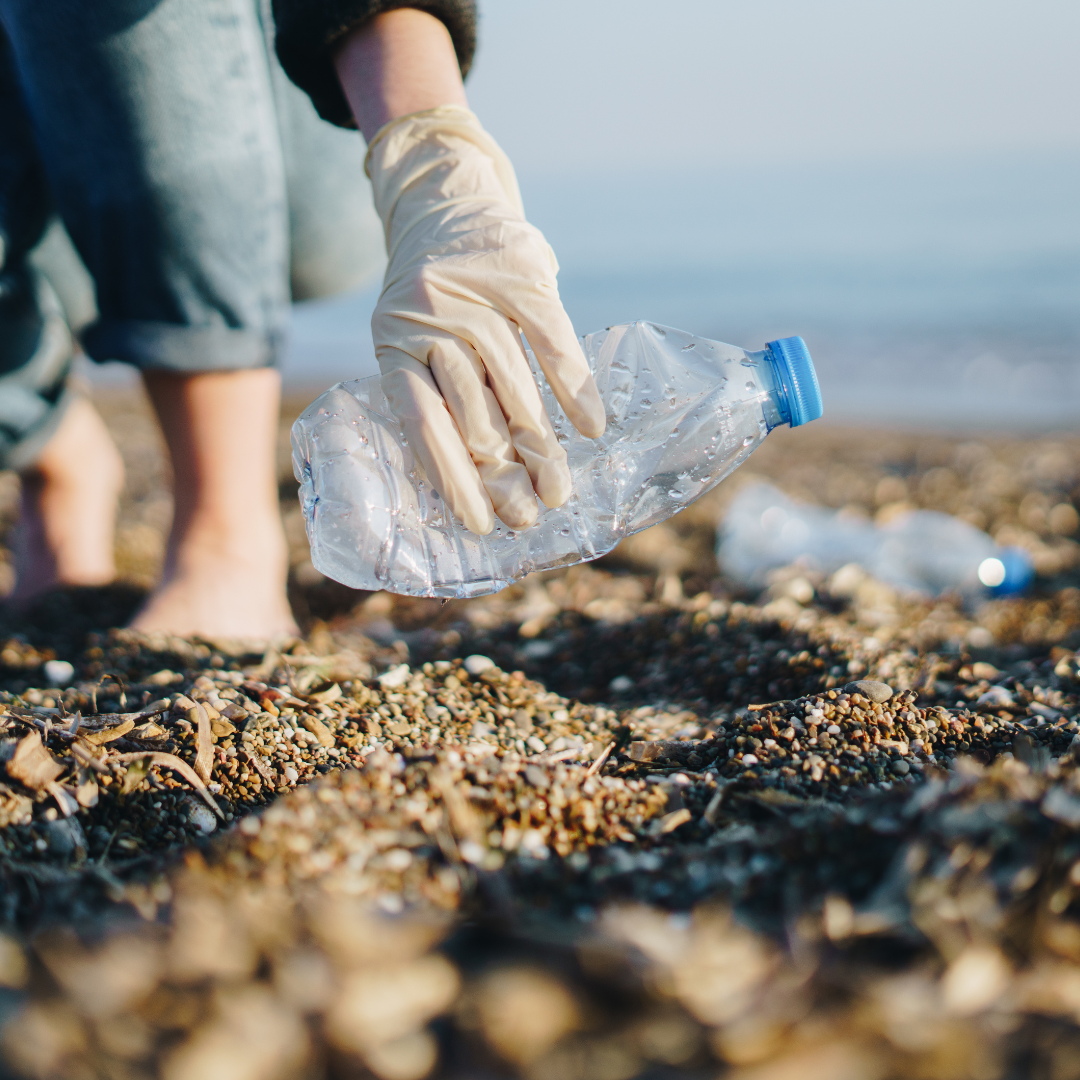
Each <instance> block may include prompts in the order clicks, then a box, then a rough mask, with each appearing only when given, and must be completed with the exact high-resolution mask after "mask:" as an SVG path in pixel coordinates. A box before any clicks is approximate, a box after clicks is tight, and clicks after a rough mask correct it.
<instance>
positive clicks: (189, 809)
mask: <svg viewBox="0 0 1080 1080" xmlns="http://www.w3.org/2000/svg"><path fill="white" fill-rule="evenodd" d="M184 813H185V815H186V816H187V819H188V821H190V822H191V824H192V825H194V826H195V828H196V829H198V830H199V832H201V833H205V834H206V835H209V834H210V833H212V832H213V831H214V830H215V829H216V828H217V818H216V817H214V812H213V810H211V809H210V807H209V806H207V805H206V803H204V802H202V801H201V800H200V801H198V802H196V801H195V800H194V799H187V800H185V802H184Z"/></svg>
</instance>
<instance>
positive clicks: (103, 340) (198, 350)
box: [81, 319, 285, 374]
mask: <svg viewBox="0 0 1080 1080" xmlns="http://www.w3.org/2000/svg"><path fill="white" fill-rule="evenodd" d="M284 338H285V335H284V333H283V332H278V333H269V334H267V333H259V332H256V331H253V330H237V329H233V328H231V327H228V326H179V325H177V324H176V323H164V322H140V321H138V320H134V319H123V320H121V319H101V320H99V321H98V322H96V323H94V324H93V325H92V326H90V327H88V328H87V329H86V330H85V331H83V333H82V338H81V340H82V346H83V348H84V349H85V350H86V353H87V355H88V356H89V357H90V359H91V360H96V361H97V362H98V363H99V364H104V363H108V362H109V361H112V360H119V361H121V362H123V363H125V364H133V365H134V366H135V367H137V368H139V369H140V370H142V371H175V372H177V373H180V374H195V373H197V372H203V371H238V370H242V369H247V368H263V367H277V366H278V365H279V364H280V362H281V354H282V346H283V344H284Z"/></svg>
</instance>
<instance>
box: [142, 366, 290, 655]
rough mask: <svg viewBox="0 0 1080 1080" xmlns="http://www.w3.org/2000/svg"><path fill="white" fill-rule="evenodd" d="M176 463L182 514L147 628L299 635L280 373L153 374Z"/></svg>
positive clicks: (153, 393) (155, 398)
mask: <svg viewBox="0 0 1080 1080" xmlns="http://www.w3.org/2000/svg"><path fill="white" fill-rule="evenodd" d="M144 380H145V384H146V388H147V391H148V393H149V395H150V400H151V401H152V402H153V405H154V409H155V410H156V412H157V415H158V419H159V420H160V422H161V427H162V430H163V432H164V434H165V441H166V443H167V444H168V447H169V454H170V457H171V458H172V462H173V497H174V500H175V510H174V516H173V525H172V531H171V534H170V536H169V545H168V551H167V553H166V559H165V569H164V573H163V575H162V581H161V584H160V585H159V586H158V588H157V589H156V590H155V592H154V593H153V595H152V596H151V597H150V599H149V600H148V602H147V604H146V606H145V607H144V608H143V610H142V611H141V612H140V613H139V614H138V615H137V616H136V617H135V621H134V623H133V626H134V627H135V628H136V629H140V630H168V631H171V632H173V633H179V634H200V635H202V636H206V637H240V638H277V637H282V636H287V635H290V634H295V633H296V623H295V622H294V621H293V618H292V613H291V612H290V610H289V605H288V601H287V600H286V598H285V578H286V574H287V572H288V550H287V547H286V543H285V535H284V532H283V531H282V527H281V517H280V514H279V512H278V498H277V476H276V473H275V468H274V448H275V441H276V438H277V422H278V410H279V405H280V393H281V379H280V376H279V375H278V373H277V372H276V371H273V370H269V369H266V368H261V369H258V370H254V371H231V372H204V373H201V374H197V375H178V374H173V373H169V372H160V371H154V372H146V373H145V375H144Z"/></svg>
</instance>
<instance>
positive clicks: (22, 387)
mask: <svg viewBox="0 0 1080 1080" xmlns="http://www.w3.org/2000/svg"><path fill="white" fill-rule="evenodd" d="M70 369H71V337H70V335H69V334H68V330H67V327H66V326H65V325H64V322H63V320H62V319H60V318H59V317H58V316H57V315H55V314H50V315H47V316H46V317H44V318H43V319H41V322H40V331H39V335H38V340H37V343H36V347H35V350H34V353H33V355H32V356H31V357H30V359H29V360H28V361H27V362H26V363H25V364H23V365H21V366H20V367H17V368H15V369H14V370H13V371H8V372H6V373H5V374H3V375H0V469H15V470H16V471H18V470H21V469H25V468H28V467H29V466H30V465H33V463H34V462H35V461H36V460H37V457H38V455H39V454H40V453H41V450H42V448H43V447H44V445H45V444H46V443H47V442H48V441H49V439H50V438H51V437H52V434H53V432H54V431H56V429H57V427H59V425H60V421H61V419H62V418H63V416H64V413H65V411H66V410H67V407H68V405H69V404H70V403H71V401H72V400H73V399H74V396H75V395H74V394H73V393H72V391H70V390H69V389H68V387H67V376H68V372H69V370H70Z"/></svg>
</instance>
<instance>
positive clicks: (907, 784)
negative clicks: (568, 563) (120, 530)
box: [0, 430, 1080, 1080]
mask: <svg viewBox="0 0 1080 1080" xmlns="http://www.w3.org/2000/svg"><path fill="white" fill-rule="evenodd" d="M796 434H799V433H796ZM773 442H774V440H772V439H770V442H769V443H767V444H766V446H765V447H764V448H763V450H762V452H761V453H760V454H759V455H755V458H754V461H753V462H752V465H753V466H754V467H755V468H759V470H760V471H762V472H764V473H766V474H769V473H770V470H772V475H773V476H774V478H779V479H781V480H782V481H783V482H784V483H786V484H787V486H788V488H789V490H791V491H792V492H793V493H795V494H802V495H804V496H806V495H812V496H815V497H816V498H817V499H818V500H819V501H823V502H826V503H829V504H831V505H841V506H843V505H847V506H849V507H850V508H851V510H850V512H853V513H854V512H856V511H859V510H860V509H861V512H864V513H883V512H888V513H891V512H895V504H896V503H898V502H905V501H906V502H912V503H914V504H918V505H930V506H933V507H934V508H938V509H949V510H951V511H952V512H957V513H963V514H964V515H965V516H967V517H969V518H970V519H973V518H974V515H975V513H976V512H978V513H981V514H982V515H983V519H982V523H983V525H984V526H987V527H990V528H993V529H995V530H996V531H997V532H998V533H1000V534H1002V536H1003V538H1006V539H1008V540H1009V542H1022V543H1025V545H1027V546H1028V547H1029V549H1030V550H1032V552H1033V554H1034V555H1035V556H1036V558H1037V562H1039V565H1040V571H1041V576H1040V579H1039V581H1038V583H1037V586H1036V589H1035V591H1034V592H1033V594H1032V595H1031V596H1029V597H1027V598H1024V599H1014V600H998V601H991V602H989V603H986V604H983V605H979V606H975V607H972V608H969V609H965V608H964V607H963V605H962V604H961V603H960V602H959V600H957V599H955V598H949V597H945V598H942V599H938V600H932V601H930V600H920V599H914V598H910V597H904V596H900V595H898V594H897V593H895V591H893V590H891V589H888V588H887V587H885V586H883V585H881V584H880V583H878V582H875V581H873V580H872V579H869V578H866V577H865V575H861V574H860V573H859V572H858V571H856V570H855V569H853V568H845V570H844V571H841V572H840V573H838V574H836V575H833V577H832V578H830V579H826V578H824V577H822V576H821V575H817V574H815V572H814V571H813V568H812V567H807V566H795V567H790V568H788V569H787V570H785V571H781V572H779V573H778V574H776V575H775V576H774V580H773V581H772V583H771V584H770V586H769V588H768V589H767V590H766V591H765V592H764V593H762V594H761V595H751V594H748V593H746V592H743V591H741V590H740V589H739V587H738V586H737V584H736V583H732V582H728V581H724V580H722V579H720V578H718V577H717V576H716V573H715V564H710V562H709V558H710V556H709V551H710V548H711V543H712V525H711V520H712V519H711V518H710V517H709V516H708V515H709V514H715V513H717V512H719V511H720V510H721V509H722V505H723V499H724V498H726V497H727V496H726V495H725V496H723V497H721V496H718V497H717V499H716V500H715V501H714V503H713V504H711V505H706V506H704V507H703V506H701V505H697V506H695V507H693V508H691V510H690V511H688V512H687V513H685V514H683V515H680V517H679V518H677V519H675V521H674V522H672V523H670V524H667V525H665V526H662V527H660V528H659V529H657V530H650V532H649V533H645V534H642V535H641V536H640V537H637V538H634V539H633V540H632V541H631V542H630V543H629V544H626V545H623V548H622V549H620V551H619V552H617V553H616V554H615V556H614V557H611V558H609V559H606V560H604V561H603V562H602V563H601V564H598V565H594V566H589V567H579V568H573V569H571V570H569V571H564V572H555V573H552V574H547V575H543V576H542V577H540V578H536V579H528V580H526V581H525V582H523V583H521V584H520V585H518V586H515V587H514V588H512V589H508V590H506V591H505V592H504V593H502V594H499V595H498V596H495V597H491V598H484V599H481V600H477V601H469V602H456V601H455V602H451V603H449V604H446V605H439V604H438V603H435V602H433V603H428V602H425V601H413V600H408V599H403V598H391V597H388V596H386V595H385V594H376V595H374V596H363V595H361V596H356V595H353V596H351V597H343V595H342V594H340V593H338V592H335V591H334V589H333V588H332V587H331V586H329V585H327V584H325V583H320V582H318V581H315V580H310V581H309V586H307V588H308V590H309V591H308V592H307V593H306V594H305V596H306V599H304V601H303V605H300V606H302V607H303V606H304V605H306V608H305V610H306V611H307V612H308V618H307V632H306V635H305V638H304V640H302V641H298V642H296V643H294V644H293V645H292V646H290V647H288V648H285V649H282V650H271V651H269V652H263V651H258V652H248V651H245V647H244V645H243V644H242V643H229V642H190V641H182V640H178V639H171V638H167V637H164V636H155V637H144V636H140V635H136V634H133V633H131V632H128V631H123V630H117V629H114V628H110V626H109V622H108V620H109V619H111V618H112V614H113V613H114V612H115V611H117V610H119V609H120V608H121V607H122V606H123V603H124V602H126V601H125V600H124V596H125V595H126V594H123V592H122V590H114V591H112V592H108V593H97V594H95V596H96V597H97V600H95V601H94V602H91V601H90V600H89V599H87V598H86V597H85V596H84V597H83V598H82V599H80V598H78V597H71V596H67V597H60V598H54V599H53V600H52V601H50V604H51V606H49V605H45V606H44V607H43V608H42V609H41V610H39V611H38V613H36V614H34V613H31V615H30V616H27V617H25V618H24V620H23V621H22V622H21V623H15V622H12V624H11V626H10V628H9V630H8V634H7V637H6V638H5V639H4V640H3V642H0V664H2V665H3V666H2V668H0V728H2V730H0V781H2V783H0V875H2V880H3V883H4V886H5V887H4V889H3V892H2V900H3V904H2V907H0V929H2V932H0V987H3V988H4V989H0V1024H2V1028H0V1056H2V1058H3V1061H5V1062H6V1068H7V1069H8V1070H9V1074H10V1075H13V1076H27V1077H69V1076H70V1077H80V1078H81V1077H87V1076H98V1075H103V1076H158V1075H160V1076H163V1077H167V1078H168V1080H188V1078H189V1077H190V1078H191V1080H195V1078H196V1077H198V1078H199V1080H201V1078H203V1077H205V1076H208V1075H220V1076H229V1077H252V1078H256V1077H258V1078H262V1077H282V1078H285V1077H292V1076H299V1075H311V1076H326V1077H339V1076H340V1077H347V1076H348V1077H352V1076H364V1075H374V1076H377V1077H380V1078H384V1080H409V1078H416V1080H419V1078H421V1077H423V1076H428V1075H431V1076H440V1077H452V1078H458V1077H461V1078H464V1077H492V1078H495V1077H504V1076H505V1077H515V1076H521V1077H528V1078H546V1077H552V1078H556V1077H557V1078H559V1080H564V1078H570V1080H572V1078H575V1077H581V1078H582V1080H586V1078H587V1080H594V1078H601V1077H611V1078H612V1080H618V1078H630V1077H674V1076H687V1077H704V1076H716V1075H721V1074H723V1075H726V1074H728V1073H730V1074H732V1075H735V1076H739V1077H741V1078H749V1077H756V1078H759V1080H768V1078H777V1080H782V1078H786V1077H792V1076H798V1077H800V1080H803V1078H808V1080H817V1078H818V1077H820V1078H821V1080H833V1078H835V1077H853V1078H854V1077H859V1078H862V1077H882V1078H884V1077H891V1076H896V1077H909V1076H925V1077H939V1076H940V1077H946V1076H947V1077H956V1078H967V1077H970V1078H972V1080H975V1078H983V1077H986V1078H994V1077H1013V1076H1029V1075H1030V1076H1043V1075H1045V1076H1050V1077H1055V1078H1062V1080H1065V1078H1068V1077H1072V1076H1080V1066H1078V1065H1077V1062H1080V1006H1078V1004H1077V1003H1078V1002H1080V991H1078V987H1080V902H1078V898H1080V771H1078V768H1077V764H1076V762H1075V760H1074V755H1076V754H1077V752H1078V747H1080V741H1078V740H1077V735H1078V734H1080V655H1078V653H1077V649H1078V648H1080V588H1078V579H1077V578H1076V576H1075V575H1076V567H1077V559H1076V551H1075V548H1076V545H1075V543H1074V541H1072V540H1071V539H1070V536H1071V533H1070V532H1069V530H1070V528H1072V529H1073V530H1074V531H1075V528H1076V526H1077V524H1080V522H1078V521H1077V520H1076V519H1075V511H1073V517H1070V516H1069V515H1068V513H1067V509H1071V508H1072V506H1073V497H1074V491H1075V490H1076V486H1077V484H1078V483H1080V443H1078V442H1077V441H1075V440H1071V441H1070V440H1064V439H1053V440H1052V439H1033V440H1030V441H1023V440H1014V441H1012V442H990V441H987V440H984V441H970V440H969V441H968V442H959V441H956V440H947V439H939V438H936V437H930V436H927V437H919V438H907V437H904V436H899V435H896V436H893V435H890V434H888V433H885V434H882V433H880V432H875V433H874V434H873V435H862V434H860V433H858V432H848V433H843V432H836V431H828V430H826V431H825V432H824V433H823V434H822V435H821V436H813V437H809V433H808V438H807V439H806V440H799V441H798V442H796V441H795V440H794V439H788V440H787V441H784V440H783V439H780V440H776V447H775V448H770V444H772V443H773ZM770 455H771V456H770ZM749 467H750V466H747V468H749ZM736 479H738V477H737V478H736ZM723 487H724V488H727V487H729V486H728V485H724V486H723ZM152 490H153V489H152V485H150V484H149V483H147V484H146V485H145V491H146V492H148V493H150V492H151V491H152ZM1036 496H1037V497H1036ZM147 500H148V505H149V506H150V507H151V509H153V507H154V506H156V503H155V502H154V501H153V499H152V498H150V495H149V494H148V495H147ZM890 507H892V508H893V509H891V510H890V509H889V508H890ZM153 512H154V513H158V511H157V510H153ZM125 515H126V517H125V518H123V519H122V521H127V522H128V524H127V525H126V526H125V527H126V528H128V529H134V528H135V527H136V525H137V524H138V523H139V512H138V507H137V506H133V505H130V504H129V505H128V506H127V508H126V510H125ZM1040 515H1041V516H1040ZM147 520H149V519H147ZM1009 530H1012V532H1011V533H1010V532H1009ZM296 566H297V567H299V569H298V570H297V571H296V575H297V577H298V579H302V578H303V577H304V574H305V573H306V572H305V571H303V568H302V564H301V563H300V562H297V563H296ZM335 598H336V599H335ZM98 601H100V603H98ZM95 603H97V607H95V606H94V605H95ZM335 604H336V605H338V606H337V607H336V608H335V606H334V605H335ZM109 605H112V606H111V607H109ZM315 609H319V610H321V612H322V616H321V617H318V618H317V617H315V616H314V615H312V614H311V612H312V611H314V610H315ZM95 612H96V614H95ZM95 620H96V621H95ZM88 634H89V635H90V636H88ZM58 663H66V664H67V665H69V666H70V668H71V671H70V672H67V671H66V670H65V671H64V672H61V671H60V670H59V669H58V668H56V667H55V666H54V667H52V668H49V667H47V665H49V664H53V665H55V664H58ZM61 675H63V678H61V677H60V676H61ZM1074 905H1076V906H1074Z"/></svg>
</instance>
